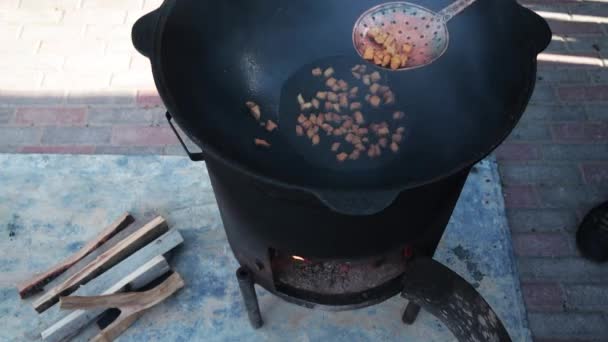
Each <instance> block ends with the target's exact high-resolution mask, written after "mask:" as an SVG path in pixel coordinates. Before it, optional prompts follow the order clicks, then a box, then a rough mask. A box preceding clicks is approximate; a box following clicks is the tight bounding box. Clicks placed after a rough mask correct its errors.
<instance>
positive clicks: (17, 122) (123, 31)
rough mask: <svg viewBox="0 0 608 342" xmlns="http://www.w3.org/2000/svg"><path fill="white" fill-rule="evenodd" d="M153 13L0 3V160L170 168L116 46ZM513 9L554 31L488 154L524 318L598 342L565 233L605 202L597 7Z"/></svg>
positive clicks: (73, 1)
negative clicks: (151, 158) (506, 134)
mask: <svg viewBox="0 0 608 342" xmlns="http://www.w3.org/2000/svg"><path fill="white" fill-rule="evenodd" d="M485 1H489V0H485ZM159 2H160V1H159V0H45V1H42V2H41V1H39V0H0V75H1V76H0V152H14V153H76V154H91V153H103V154H107V153H109V154H182V151H181V149H180V148H179V147H178V146H177V140H176V138H175V137H174V136H173V134H172V132H171V131H170V129H169V128H168V126H167V125H166V124H165V123H164V119H163V116H162V115H163V109H162V107H161V103H160V100H159V99H158V96H157V95H156V93H155V91H154V84H153V82H152V78H151V74H150V71H149V68H148V65H147V62H146V60H145V59H144V58H143V57H141V56H140V55H138V54H137V53H136V52H135V51H134V50H133V48H132V46H131V42H130V28H131V25H132V23H133V22H134V21H135V20H136V19H137V18H138V17H140V16H141V15H142V14H144V13H145V12H147V11H149V10H150V9H153V8H155V7H156V6H158V4H159ZM522 3H524V4H525V5H526V6H529V7H530V8H532V9H534V10H536V11H537V12H538V13H540V14H541V15H542V16H544V17H545V18H547V19H548V21H549V23H550V25H551V27H552V29H553V31H554V37H553V42H552V44H551V46H550V47H549V50H548V51H547V52H545V53H544V54H542V55H541V57H540V66H539V75H538V85H537V88H536V92H535V94H534V97H533V99H532V103H531V105H530V107H529V108H528V110H527V113H526V115H525V116H524V118H523V120H522V122H521V123H520V125H519V126H518V128H517V129H516V130H515V132H514V133H513V134H512V135H511V137H510V138H509V140H508V141H507V142H506V143H505V144H503V145H502V146H501V147H500V148H499V150H498V152H497V156H498V160H499V166H500V172H501V175H502V181H503V184H504V193H505V201H506V206H507V214H508V218H509V224H510V227H511V231H512V234H513V235H512V237H513V242H514V246H515V251H516V254H517V257H518V264H519V272H520V277H521V281H522V284H523V285H522V287H523V293H524V298H525V300H526V305H527V309H528V317H529V320H530V325H531V328H532V332H533V334H534V336H535V338H536V340H537V341H545V342H548V341H552V342H559V341H564V342H565V341H605V340H608V285H606V284H607V282H608V266H607V265H595V264H592V263H590V262H587V261H585V260H583V259H581V258H580V256H579V254H578V252H577V251H576V248H575V244H574V231H575V229H576V226H577V224H578V222H579V221H580V219H581V218H582V215H584V213H585V212H586V211H587V210H588V209H589V208H591V207H592V206H594V205H595V204H598V203H599V202H601V201H605V200H608V103H607V101H608V71H607V70H608V69H606V67H607V66H608V57H607V51H608V26H607V24H608V1H606V0H522Z"/></svg>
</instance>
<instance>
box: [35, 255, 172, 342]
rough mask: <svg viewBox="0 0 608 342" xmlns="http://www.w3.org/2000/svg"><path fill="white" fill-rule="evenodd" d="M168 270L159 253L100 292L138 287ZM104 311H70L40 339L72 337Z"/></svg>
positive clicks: (43, 333)
mask: <svg viewBox="0 0 608 342" xmlns="http://www.w3.org/2000/svg"><path fill="white" fill-rule="evenodd" d="M169 270H170V268H169V264H168V263H167V260H166V259H165V258H164V257H163V256H160V255H159V256H157V257H155V258H154V259H152V260H150V261H149V262H147V263H146V264H144V265H143V266H141V267H139V268H138V269H136V270H135V271H134V272H132V273H130V274H129V275H127V276H126V277H124V278H122V279H121V280H119V281H118V282H117V283H116V284H114V285H112V286H111V287H110V288H108V289H106V290H104V291H103V292H101V294H102V295H109V294H114V293H118V292H121V291H123V290H124V289H125V287H126V286H129V288H131V289H134V290H137V289H140V288H142V287H143V286H145V285H147V284H148V283H150V282H152V281H153V280H154V279H156V278H158V277H160V276H162V275H163V274H165V273H167V272H169ZM104 311H105V309H94V310H75V311H73V312H70V313H69V314H68V315H67V316H65V317H63V318H62V319H60V320H59V321H57V322H56V323H55V324H53V325H52V326H50V327H49V328H47V329H45V330H44V331H43V332H42V334H41V335H42V339H43V340H45V341H48V342H54V341H64V340H66V339H68V338H70V337H73V336H75V335H76V334H78V333H79V332H80V330H81V329H83V328H84V327H85V326H86V325H87V324H89V323H90V322H92V321H94V320H95V319H96V318H97V317H99V316H101V314H103V312H104Z"/></svg>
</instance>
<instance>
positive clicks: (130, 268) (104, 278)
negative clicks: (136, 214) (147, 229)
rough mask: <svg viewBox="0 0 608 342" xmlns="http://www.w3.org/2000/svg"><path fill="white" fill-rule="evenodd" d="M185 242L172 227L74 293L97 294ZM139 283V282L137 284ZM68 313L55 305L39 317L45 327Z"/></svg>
mask: <svg viewBox="0 0 608 342" xmlns="http://www.w3.org/2000/svg"><path fill="white" fill-rule="evenodd" d="M183 242H184V239H183V237H182V236H181V234H180V233H179V231H177V230H175V229H172V230H170V231H168V232H167V233H165V234H163V235H161V236H160V237H158V238H157V239H156V240H154V241H152V242H150V243H149V244H147V245H146V246H144V247H142V248H141V249H139V250H138V251H136V252H135V253H133V254H132V255H130V256H129V257H127V258H126V259H125V260H123V261H121V262H120V263H118V264H117V265H115V266H114V267H112V268H110V269H109V270H107V271H106V272H104V273H102V274H101V275H99V276H97V277H96V278H93V279H92V280H91V281H89V282H88V283H87V284H86V285H85V286H81V287H80V288H78V290H76V291H75V292H74V293H73V294H72V295H75V296H96V295H99V294H100V293H103V292H104V291H106V290H107V289H109V288H111V287H112V286H114V285H115V284H117V283H118V282H120V280H121V279H123V278H124V277H127V276H128V275H129V274H131V273H133V272H135V271H136V270H137V269H138V268H140V267H142V266H143V265H145V264H146V263H148V262H150V260H152V259H154V258H155V257H157V256H160V255H164V254H166V253H168V252H169V251H171V250H172V249H174V248H175V247H177V246H178V245H180V244H181V243H183ZM136 285H137V284H136ZM65 316H67V314H66V313H65V312H64V311H61V310H60V309H59V305H54V306H53V307H51V308H50V309H49V310H46V311H45V312H43V313H41V314H40V315H39V316H38V318H39V321H40V322H42V324H43V325H44V326H45V327H50V326H51V325H53V324H54V323H56V322H58V321H60V320H61V319H63V318H64V317H65Z"/></svg>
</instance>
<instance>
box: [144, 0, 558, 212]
mask: <svg viewBox="0 0 608 342" xmlns="http://www.w3.org/2000/svg"><path fill="white" fill-rule="evenodd" d="M418 3H419V5H420V6H422V7H424V8H428V9H429V11H432V8H433V7H437V11H438V10H439V9H441V8H445V7H446V6H448V5H450V4H452V1H426V0H422V1H419V2H418ZM470 3H472V1H466V4H467V5H469V4H470ZM379 5H382V3H381V2H379V1H372V0H358V1H350V2H344V1H342V0H323V1H321V0H319V1H289V0H269V1H246V0H230V1H195V0H166V1H165V2H164V3H163V5H162V6H161V7H160V8H159V9H158V10H156V11H154V12H152V13H150V14H148V15H146V16H144V17H143V18H141V19H140V20H139V21H138V22H137V23H136V25H135V26H134V29H133V41H134V44H135V46H136V48H137V49H138V50H139V51H140V52H141V53H142V54H144V55H146V56H148V57H149V58H150V60H151V64H152V69H153V74H154V78H155V81H156V85H157V88H158V91H159V93H160V95H161V97H162V99H163V102H164V103H165V105H166V107H167V109H168V111H169V112H170V113H171V115H172V116H173V118H174V119H175V121H176V122H177V123H178V124H179V126H180V127H181V128H182V129H183V130H184V131H185V133H186V134H187V135H188V136H189V138H191V139H192V140H193V141H194V142H195V143H197V144H198V145H199V146H200V147H201V148H202V150H203V153H204V155H205V158H206V159H207V160H208V161H211V160H213V161H217V162H222V163H225V164H227V165H229V166H230V167H233V168H235V169H237V170H238V171H239V172H243V173H246V174H247V175H250V176H251V177H253V178H252V179H255V180H257V181H261V182H265V183H269V184H273V185H277V186H280V187H283V188H289V189H298V190H302V191H305V192H308V193H312V194H314V195H315V196H316V197H318V198H319V199H321V201H323V202H324V203H325V204H326V205H327V206H329V207H330V208H332V209H334V210H336V211H338V212H340V213H344V214H356V215H368V214H373V213H377V212H379V211H381V210H383V209H384V208H386V207H387V206H388V205H390V204H391V202H392V201H393V200H394V199H395V197H396V196H397V195H398V194H399V193H400V192H402V191H403V190H406V189H410V188H414V187H418V186H421V185H424V184H428V183H430V182H434V181H437V180H439V179H443V178H445V177H447V176H449V175H452V174H455V173H456V172H458V171H460V170H463V169H465V168H467V167H470V166H471V165H472V164H473V163H475V162H477V161H478V160H480V159H482V158H484V157H485V156H486V155H487V154H489V153H490V152H491V151H492V150H493V149H494V148H495V147H496V146H497V145H498V144H499V143H500V142H502V140H503V139H504V138H505V137H506V136H507V135H508V134H509V133H510V132H511V130H512V129H513V127H514V126H515V124H516V123H517V121H518V119H519V118H520V116H521V114H522V113H523V111H524V109H525V106H526V104H527V101H528V100H529V97H530V95H531V93H532V90H533V87H534V79H535V71H536V55H537V54H538V53H539V52H540V51H542V50H543V49H544V48H545V47H546V46H547V45H548V42H549V41H550V36H551V33H550V31H549V29H548V26H547V25H546V23H545V22H544V21H543V20H542V19H541V18H540V17H538V16H537V15H535V14H534V13H533V12H531V11H529V10H527V9H524V8H523V7H521V6H519V5H518V4H517V3H516V2H515V1H510V0H505V1H491V0H478V1H477V2H475V3H473V4H470V7H468V8H467V10H466V11H462V12H461V13H460V14H459V15H458V16H456V17H454V18H453V19H452V20H450V22H449V25H448V26H449V32H450V44H449V47H448V46H447V44H446V48H445V49H443V50H445V51H444V52H441V53H439V54H438V55H441V58H434V59H433V61H434V62H433V63H432V64H428V63H427V64H428V65H426V66H425V67H422V68H415V69H412V70H409V71H407V72H393V71H390V70H386V69H383V68H378V67H376V66H374V65H372V64H369V63H367V66H368V68H370V70H378V71H379V72H380V73H381V74H382V77H383V79H384V80H386V83H387V84H388V85H389V86H390V87H391V88H392V89H393V91H394V92H395V95H396V104H395V105H396V106H397V105H398V109H400V110H403V111H404V112H405V113H406V115H407V116H406V119H405V121H404V126H405V129H406V132H405V134H404V136H405V137H404V142H403V143H402V145H401V149H400V150H399V152H398V153H397V154H390V153H384V154H383V156H382V157H380V158H377V159H375V160H373V161H370V160H367V159H361V160H359V161H357V162H350V163H336V159H335V154H333V153H331V151H330V144H331V141H329V140H328V141H322V142H321V144H320V145H319V146H316V147H314V148H313V147H312V146H311V145H310V143H309V142H304V141H305V140H302V139H298V137H297V136H296V135H295V130H294V128H295V122H296V117H297V116H298V115H299V112H300V110H299V108H298V106H297V102H296V97H297V95H298V93H304V95H306V96H311V94H312V92H313V91H315V90H316V87H317V85H315V84H314V83H313V82H314V79H312V78H311V75H310V70H311V69H312V68H314V67H316V66H319V67H329V66H332V67H334V68H335V69H336V71H337V72H338V73H340V72H342V73H346V72H347V71H349V70H350V68H351V67H352V66H353V65H354V63H364V64H365V63H366V62H365V61H363V60H362V59H361V57H360V55H359V53H358V51H357V48H356V38H355V47H354V46H353V32H355V33H356V32H357V26H356V25H357V23H358V22H359V23H360V22H361V21H360V19H361V18H365V14H366V13H370V12H369V11H370V9H372V10H373V9H374V8H375V9H377V8H378V7H377V6H379ZM408 6H409V5H408ZM411 6H413V5H411ZM448 8H452V7H448ZM452 9H454V8H452ZM453 12H454V13H455V11H453ZM429 13H430V12H429ZM433 13H435V12H433ZM437 19H438V20H439V17H437ZM446 19H447V17H446V18H443V19H442V24H441V25H445V24H446V23H447V20H446ZM445 30H446V38H447V28H446V29H445ZM438 50H442V49H438ZM345 77H347V76H345ZM247 101H255V102H256V103H257V104H259V106H260V109H261V112H262V118H263V120H266V119H271V120H273V121H275V122H278V123H279V129H278V130H275V131H273V132H272V133H269V132H267V131H265V130H264V129H263V128H261V127H260V125H259V123H258V122H256V121H255V120H253V119H252V118H251V116H250V115H249V112H248V109H247V107H246V105H245V103H246V102H247ZM395 108H397V107H395ZM391 110H392V109H391ZM378 115H386V113H384V114H383V113H378ZM389 115H390V114H389ZM254 138H261V139H265V140H267V141H269V142H270V143H271V144H272V147H271V148H261V147H259V146H256V145H255V144H254V143H253V139H254ZM199 157H200V155H199ZM199 159H200V158H199Z"/></svg>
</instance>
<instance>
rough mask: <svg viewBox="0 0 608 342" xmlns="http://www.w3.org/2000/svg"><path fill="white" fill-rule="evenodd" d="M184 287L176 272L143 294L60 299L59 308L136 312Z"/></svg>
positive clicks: (130, 293)
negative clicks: (116, 309)
mask: <svg viewBox="0 0 608 342" xmlns="http://www.w3.org/2000/svg"><path fill="white" fill-rule="evenodd" d="M183 286H184V280H183V279H182V278H181V276H180V275H179V274H178V273H177V272H176V273H173V274H172V275H171V276H169V278H167V279H166V280H165V281H163V282H162V283H161V284H159V285H157V286H155V287H154V288H153V289H150V290H148V291H143V292H128V293H115V294H108V295H101V296H68V297H61V300H60V302H59V308H61V309H63V310H92V309H110V308H119V309H129V310H126V311H132V312H137V311H141V310H145V309H148V308H151V307H152V306H154V305H156V304H158V303H160V302H162V301H163V300H164V299H166V298H167V297H168V295H169V294H170V293H172V291H175V290H177V289H180V288H182V287H183Z"/></svg>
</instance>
